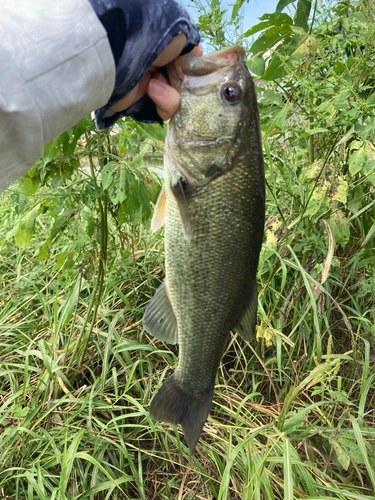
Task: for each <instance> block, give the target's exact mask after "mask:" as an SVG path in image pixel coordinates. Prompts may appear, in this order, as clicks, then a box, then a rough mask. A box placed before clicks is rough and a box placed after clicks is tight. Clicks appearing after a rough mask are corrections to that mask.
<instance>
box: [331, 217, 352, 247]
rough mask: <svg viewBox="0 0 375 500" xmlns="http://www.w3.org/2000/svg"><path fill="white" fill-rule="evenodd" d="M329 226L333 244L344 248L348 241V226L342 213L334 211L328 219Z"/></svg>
mask: <svg viewBox="0 0 375 500" xmlns="http://www.w3.org/2000/svg"><path fill="white" fill-rule="evenodd" d="M330 224H331V227H332V231H333V237H334V240H335V243H337V244H340V245H341V246H342V247H343V248H344V247H345V245H346V244H347V242H348V241H349V239H350V226H349V224H348V220H347V218H346V217H345V214H344V212H342V211H341V210H336V211H335V212H334V213H333V214H332V216H331V218H330Z"/></svg>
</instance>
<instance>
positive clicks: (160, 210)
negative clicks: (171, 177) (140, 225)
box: [151, 186, 167, 233]
mask: <svg viewBox="0 0 375 500" xmlns="http://www.w3.org/2000/svg"><path fill="white" fill-rule="evenodd" d="M166 201H167V199H166V195H165V187H164V186H163V187H162V188H161V191H160V193H159V196H158V199H157V202H156V205H155V210H154V215H153V216H152V220H151V231H152V232H153V233H154V232H155V231H157V230H158V229H160V228H161V227H163V226H164V223H165V212H166Z"/></svg>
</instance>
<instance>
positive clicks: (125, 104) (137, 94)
mask: <svg viewBox="0 0 375 500" xmlns="http://www.w3.org/2000/svg"><path fill="white" fill-rule="evenodd" d="M155 71H156V70H154V69H153V68H150V69H149V71H147V73H146V74H145V75H144V76H143V77H142V79H141V81H140V82H139V83H138V84H137V85H136V86H135V87H134V89H132V90H131V91H130V92H129V94H127V95H126V96H125V97H123V98H122V99H120V100H119V101H117V102H116V103H115V104H114V105H113V106H112V107H110V108H109V111H112V112H114V113H117V112H119V111H123V110H124V109H127V108H130V106H131V105H132V104H134V103H136V102H137V101H139V99H141V98H142V97H143V96H144V95H145V93H146V88H147V84H148V82H149V81H150V79H151V77H152V75H153V74H154V73H155Z"/></svg>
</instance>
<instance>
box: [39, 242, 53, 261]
mask: <svg viewBox="0 0 375 500" xmlns="http://www.w3.org/2000/svg"><path fill="white" fill-rule="evenodd" d="M50 247H51V240H50V238H48V239H47V241H46V242H45V243H44V244H43V245H42V246H41V247H40V248H39V253H38V259H39V260H40V261H42V260H44V259H47V257H49V255H50Z"/></svg>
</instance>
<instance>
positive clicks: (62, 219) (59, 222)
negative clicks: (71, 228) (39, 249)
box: [50, 210, 72, 240]
mask: <svg viewBox="0 0 375 500" xmlns="http://www.w3.org/2000/svg"><path fill="white" fill-rule="evenodd" d="M71 215H72V212H71V211H70V210H69V211H67V212H64V213H63V214H62V215H60V216H59V217H57V219H56V220H55V222H54V224H53V226H52V229H51V236H50V237H51V239H52V240H53V239H54V238H55V237H56V236H57V235H58V234H59V233H60V232H61V231H62V230H63V229H64V228H65V226H66V225H67V223H68V221H69V219H70V217H71Z"/></svg>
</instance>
